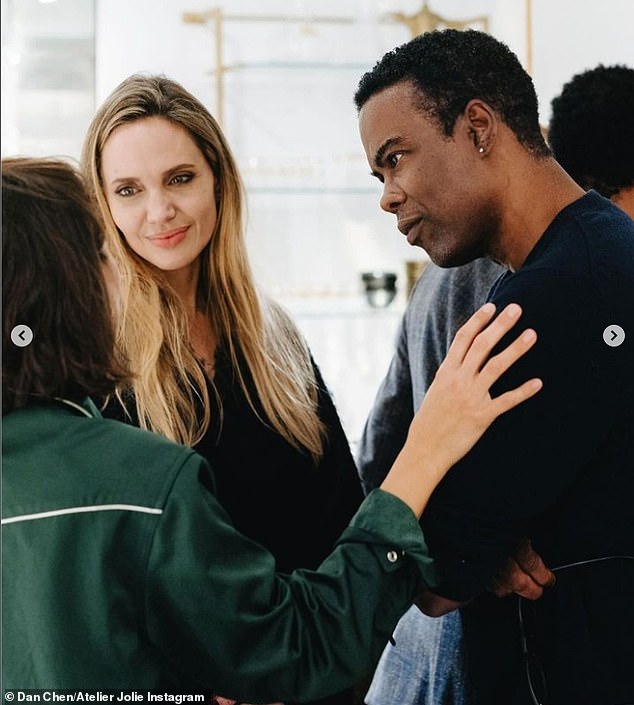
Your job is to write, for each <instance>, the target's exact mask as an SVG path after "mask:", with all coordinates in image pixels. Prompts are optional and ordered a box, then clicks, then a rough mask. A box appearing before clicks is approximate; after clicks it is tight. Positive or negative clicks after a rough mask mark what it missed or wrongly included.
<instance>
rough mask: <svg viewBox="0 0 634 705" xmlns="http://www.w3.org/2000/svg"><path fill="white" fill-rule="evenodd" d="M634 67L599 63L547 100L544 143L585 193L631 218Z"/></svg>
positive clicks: (633, 201)
mask: <svg viewBox="0 0 634 705" xmlns="http://www.w3.org/2000/svg"><path fill="white" fill-rule="evenodd" d="M632 116H634V68H631V67H629V66H622V65H615V66H603V65H601V64H600V65H599V66H596V67H595V68H593V69H588V70H587V71H583V72H582V73H578V74H576V75H575V76H573V77H572V78H571V79H570V81H568V82H567V83H566V84H565V85H564V87H563V89H562V91H561V93H560V94H559V95H558V96H556V97H555V98H553V100H552V102H551V116H550V123H549V128H548V141H549V143H550V146H551V148H552V150H553V152H554V154H555V157H556V158H557V161H558V162H559V163H560V164H561V165H562V166H563V168H564V169H565V170H566V171H567V172H568V173H569V174H570V176H572V178H573V179H574V180H575V181H576V182H577V183H578V184H580V185H581V186H582V187H583V188H584V189H586V190H587V189H594V190H595V191H598V192H599V193H600V194H602V195H603V196H605V197H606V198H610V199H611V200H612V201H613V202H614V203H616V205H617V206H619V207H620V208H622V209H623V210H624V211H625V212H626V213H627V214H628V215H629V216H630V217H631V218H634V119H633V117H632Z"/></svg>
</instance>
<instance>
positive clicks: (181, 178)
mask: <svg viewBox="0 0 634 705" xmlns="http://www.w3.org/2000/svg"><path fill="white" fill-rule="evenodd" d="M193 178H194V175H193V174H176V175H175V176H172V178H171V179H170V184H176V185H178V184H187V183H189V182H190V181H191V180H192V179H193Z"/></svg>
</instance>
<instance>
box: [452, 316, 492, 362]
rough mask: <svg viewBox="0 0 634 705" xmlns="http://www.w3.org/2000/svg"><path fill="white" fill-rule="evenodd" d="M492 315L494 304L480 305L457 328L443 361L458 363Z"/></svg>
mask: <svg viewBox="0 0 634 705" xmlns="http://www.w3.org/2000/svg"><path fill="white" fill-rule="evenodd" d="M494 315H495V306H494V304H492V303H487V304H484V306H481V307H480V308H479V309H478V310H477V311H476V312H475V313H474V314H473V315H472V316H471V318H470V319H469V320H468V321H467V322H466V323H465V324H464V325H463V326H461V327H460V328H459V329H458V331H457V333H456V335H455V336H454V339H453V342H452V343H451V345H450V346H449V350H448V351H447V356H446V358H445V361H446V362H447V363H450V364H456V365H459V364H460V363H461V362H462V361H463V360H464V358H465V356H466V354H467V353H468V352H469V350H470V348H471V345H472V344H473V341H474V340H475V337H476V336H477V335H478V333H480V331H481V330H482V329H483V328H484V327H485V326H486V325H487V324H488V323H490V321H491V319H492V318H493V316H494Z"/></svg>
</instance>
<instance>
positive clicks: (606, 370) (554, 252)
mask: <svg viewBox="0 0 634 705" xmlns="http://www.w3.org/2000/svg"><path fill="white" fill-rule="evenodd" d="M355 102H356V105H357V108H358V110H359V126H360V133H361V139H362V142H363V146H364V149H365V151H366V155H367V158H368V161H369V163H370V165H371V168H372V171H373V173H374V175H375V176H376V177H377V178H378V179H379V180H380V181H381V182H382V183H383V184H384V190H383V195H382V198H381V206H382V208H383V209H384V210H386V211H388V212H390V213H393V214H394V215H395V216H396V217H397V221H398V228H399V230H400V231H401V232H402V233H403V234H404V235H405V236H406V237H407V240H408V242H409V243H410V244H411V245H416V246H420V247H423V248H424V249H425V250H426V251H427V252H428V254H429V255H430V257H431V259H432V261H434V262H435V263H436V264H438V265H440V266H442V267H454V266H459V265H463V264H465V263H468V262H470V261H473V260H475V259H476V258H478V257H482V256H487V257H489V258H491V259H492V260H494V261H496V262H499V263H501V264H503V265H504V266H505V267H506V268H507V270H508V271H507V273H506V274H504V275H503V277H502V278H501V279H500V280H499V281H498V282H497V283H496V285H495V286H494V288H493V290H492V291H491V293H490V295H489V298H490V300H491V301H493V302H494V303H495V304H496V305H498V306H501V305H504V303H505V302H506V301H508V300H519V301H520V302H521V304H522V307H523V310H524V315H525V316H527V318H528V320H529V321H530V322H531V325H532V326H533V327H535V329H536V330H538V333H539V336H540V337H539V343H538V345H536V346H535V348H534V349H533V350H532V351H531V352H530V353H529V354H528V355H527V356H526V357H525V358H524V359H523V360H522V361H521V363H520V364H518V365H517V366H516V367H514V369H513V370H511V371H510V372H509V373H507V374H506V375H505V376H504V377H503V379H502V380H501V381H500V383H499V385H498V388H499V389H500V390H502V389H505V388H507V386H508V385H511V386H512V385H513V384H514V382H515V379H516V377H515V375H518V374H519V375H533V374H538V375H539V376H540V377H542V378H543V379H544V383H545V384H544V393H543V394H542V395H540V396H539V397H538V398H535V399H533V400H532V401H531V402H530V403H528V404H526V405H524V406H522V407H521V408H518V409H516V410H515V411H514V412H513V413H512V414H508V415H507V416H505V417H503V418H501V419H498V421H497V422H496V423H495V424H493V425H492V427H491V428H490V429H489V430H488V431H487V433H486V434H485V435H484V436H483V438H482V439H481V440H480V441H479V442H478V443H477V444H476V445H475V447H474V448H473V449H472V450H471V451H470V452H469V453H468V454H467V455H466V456H465V457H464V458H463V459H462V460H461V461H460V462H459V463H457V464H456V466H455V467H454V468H452V470H451V471H450V472H449V473H448V474H447V476H446V477H445V479H444V480H443V481H442V482H441V483H440V485H439V487H438V488H437V489H436V490H435V492H434V494H433V496H432V498H431V500H430V503H429V505H428V507H427V509H426V512H425V516H424V518H423V522H422V524H423V528H424V530H425V536H426V537H427V539H428V544H429V547H430V553H431V555H432V556H433V558H434V561H435V563H436V566H437V569H438V574H439V581H438V583H437V584H436V585H435V586H434V589H433V590H430V591H428V592H427V594H426V595H424V596H423V598H422V599H421V600H420V601H419V602H418V604H419V605H420V606H421V608H422V609H423V611H424V612H426V613H427V614H429V615H431V616H436V615H440V614H443V613H446V612H449V611H451V610H453V609H456V608H460V611H461V614H460V616H461V621H462V625H463V630H464V638H465V645H466V658H467V665H468V668H469V674H470V677H471V684H470V688H471V691H470V699H471V702H472V703H478V704H480V703H482V704H486V705H495V704H497V703H499V704H500V705H511V704H512V703H534V702H542V703H551V704H554V705H557V704H560V705H570V704H571V703H574V704H575V705H599V704H604V703H625V702H634V671H632V668H631V634H632V633H633V632H634V603H633V602H632V600H631V595H632V594H633V593H634V560H632V556H634V523H633V521H632V511H631V506H632V500H633V499H634V472H633V469H634V414H632V413H631V399H632V398H634V365H633V364H632V352H631V351H632V342H631V336H632V332H631V331H633V330H634V223H632V221H631V219H630V218H628V217H627V215H625V213H623V211H621V210H620V209H619V208H617V207H615V206H614V205H613V204H612V203H610V201H608V200H607V199H604V198H603V197H602V196H600V195H599V194H598V193H596V192H594V191H590V192H589V193H585V192H584V191H583V189H582V188H581V187H580V186H579V185H578V184H576V183H575V182H574V181H573V179H572V178H571V177H570V176H569V175H568V174H567V173H566V172H565V171H564V170H563V169H562V168H561V166H560V165H559V164H558V163H557V162H556V161H555V159H554V158H553V156H552V154H551V152H550V150H549V148H548V146H547V145H546V144H545V142H544V139H543V137H542V134H541V131H540V127H539V123H538V112H537V99H536V96H535V91H534V88H533V85H532V81H531V79H530V77H529V76H528V75H527V74H526V72H525V71H524V70H523V68H522V67H521V65H520V63H519V61H518V60H517V57H515V55H513V53H512V52H511V51H510V50H509V49H508V48H507V47H506V46H505V45H503V44H502V43H500V42H499V41H497V40H495V39H494V38H493V37H491V36H490V35H487V34H484V33H480V32H475V31H466V32H457V31H453V30H446V31H441V32H432V33H428V34H425V35H422V36H420V37H417V38H416V39H414V40H412V41H410V42H408V43H407V44H404V45H402V46H400V47H398V48H397V49H395V50H393V51H391V52H389V53H388V54H386V55H385V56H384V57H383V58H382V59H381V60H380V61H379V62H378V63H377V65H376V66H375V67H374V68H373V69H372V71H370V72H368V73H367V74H365V75H364V76H363V77H362V79H361V81H360V84H359V86H358V90H357V93H356V95H355ZM572 350H574V351H575V352H574V355H570V352H571V351H572ZM525 536H531V537H532V539H533V543H534V545H535V548H536V550H537V552H538V553H539V554H540V555H541V556H542V557H543V559H544V561H545V563H546V565H548V566H550V567H553V568H555V569H556V570H555V572H556V573H557V584H556V585H555V587H554V588H553V589H552V590H549V591H545V593H544V597H542V598H541V599H540V600H538V601H537V602H535V603H528V602H526V601H525V600H522V599H520V600H519V605H518V601H517V600H516V599H515V598H512V599H508V600H498V599H497V598H495V597H493V596H492V595H490V594H488V593H487V592H486V586H487V585H488V584H489V581H490V580H491V577H492V576H493V574H494V572H495V570H496V568H497V566H498V565H500V564H501V563H502V562H503V561H504V560H506V558H507V557H508V556H509V555H511V554H512V552H513V550H514V549H515V547H516V546H517V542H518V541H520V540H521V539H522V538H523V537H525ZM531 608H532V609H531ZM522 645H524V647H525V649H524V651H522ZM397 647H398V641H397ZM372 705H392V703H383V702H378V701H377V702H376V703H373V704H372Z"/></svg>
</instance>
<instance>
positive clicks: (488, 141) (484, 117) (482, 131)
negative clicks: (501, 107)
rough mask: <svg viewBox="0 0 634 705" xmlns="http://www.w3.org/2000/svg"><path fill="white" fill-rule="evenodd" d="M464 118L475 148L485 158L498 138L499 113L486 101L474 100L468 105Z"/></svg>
mask: <svg viewBox="0 0 634 705" xmlns="http://www.w3.org/2000/svg"><path fill="white" fill-rule="evenodd" d="M463 116H464V119H465V123H466V126H467V130H468V131H469V137H470V138H471V141H472V142H473V146H474V148H475V149H476V150H477V152H478V154H480V155H482V156H485V155H486V154H488V152H489V150H490V149H491V147H492V146H493V144H494V142H495V138H496V137H497V132H498V116H497V113H496V112H495V111H494V110H493V108H492V107H491V106H490V105H489V104H488V103H486V102H485V101H483V100H480V99H479V98H473V99H472V100H470V101H469V102H468V103H467V106H466V108H465V109H464V113H463Z"/></svg>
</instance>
